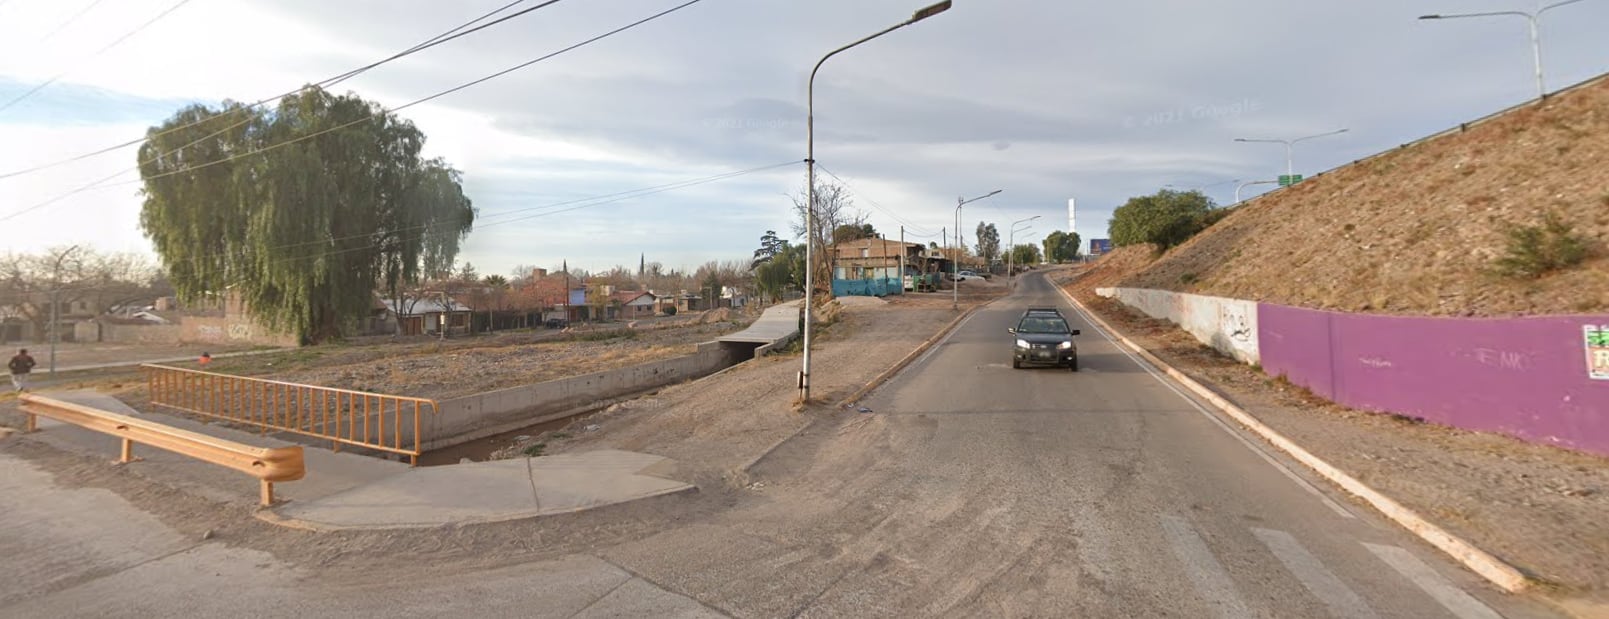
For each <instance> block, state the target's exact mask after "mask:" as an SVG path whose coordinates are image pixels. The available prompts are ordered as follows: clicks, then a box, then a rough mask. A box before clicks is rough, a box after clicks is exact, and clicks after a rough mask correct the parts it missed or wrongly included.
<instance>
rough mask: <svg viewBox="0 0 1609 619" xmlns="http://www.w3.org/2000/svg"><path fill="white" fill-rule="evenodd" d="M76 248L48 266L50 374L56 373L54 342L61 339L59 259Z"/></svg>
mask: <svg viewBox="0 0 1609 619" xmlns="http://www.w3.org/2000/svg"><path fill="white" fill-rule="evenodd" d="M77 249H78V246H77V245H74V246H72V247H69V248H67V251H64V252H62V253H61V255H60V256H56V264H55V266H53V267H51V268H50V375H51V376H55V375H56V342H59V341H61V261H63V260H66V259H67V256H68V255H69V254H71V253H73V252H74V251H76V250H77Z"/></svg>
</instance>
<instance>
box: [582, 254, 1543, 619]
mask: <svg viewBox="0 0 1609 619" xmlns="http://www.w3.org/2000/svg"><path fill="white" fill-rule="evenodd" d="M1030 305H1032V306H1056V307H1059V308H1061V309H1062V311H1063V313H1064V314H1066V315H1067V316H1069V317H1070V318H1071V319H1072V320H1073V322H1074V323H1075V324H1074V328H1079V329H1081V330H1082V331H1083V334H1082V335H1081V336H1080V337H1079V338H1078V343H1079V349H1080V358H1081V362H1082V367H1081V369H1080V371H1079V372H1077V373H1074V372H1070V371H1068V370H1067V369H1051V368H1045V369H1021V370H1014V369H1012V368H1011V360H1010V350H1009V348H1010V342H1011V337H1010V336H1009V335H1008V334H1007V332H1006V329H1007V328H1008V327H1010V326H1013V325H1014V324H1015V321H1016V319H1017V318H1018V317H1019V316H1020V315H1021V313H1022V311H1023V310H1024V309H1025V308H1026V307H1028V306H1030ZM862 404H863V405H864V406H865V407H867V408H870V409H872V411H873V412H871V413H869V414H863V415H860V416H859V417H860V418H859V419H856V420H855V421H853V422H849V423H848V424H846V425H844V426H842V427H835V428H830V429H828V430H826V431H824V432H820V433H818V434H819V435H820V436H816V437H806V438H804V439H801V440H800V441H796V442H795V443H791V444H789V445H788V446H786V447H784V449H783V450H781V451H779V452H778V455H777V460H776V461H775V462H774V463H768V464H766V465H763V466H762V468H761V469H760V471H761V472H762V473H768V476H767V478H766V482H765V483H768V484H775V486H767V487H765V489H764V490H763V491H764V492H768V493H770V495H771V496H773V497H774V500H773V501H771V502H769V503H764V504H760V505H753V506H748V507H744V508H740V509H737V510H734V511H733V512H731V513H729V514H726V515H725V516H724V517H723V518H721V519H720V520H721V521H722V522H719V523H716V524H713V525H709V526H704V527H698V528H696V533H693V532H689V531H672V532H668V533H665V534H663V535H661V536H660V537H661V538H662V539H661V540H658V541H657V542H658V543H656V540H653V539H650V540H648V541H647V542H644V543H637V544H629V545H626V546H623V547H621V548H617V549H614V550H613V551H610V552H608V553H606V556H608V557H609V558H610V559H611V560H614V561H616V562H617V563H620V564H621V565H625V566H628V567H629V568H630V569H632V570H633V571H635V572H637V573H639V574H643V575H644V576H645V577H647V578H649V579H651V580H654V581H656V582H659V583H661V584H663V585H666V586H668V587H670V588H671V589H673V590H678V591H681V592H683V593H686V594H688V595H691V596H692V597H695V598H697V599H700V600H701V601H703V602H704V603H706V604H709V605H710V606H711V607H713V608H716V609H720V610H722V611H724V612H728V613H732V614H735V615H741V616H807V617H813V616H822V617H825V616H857V617H859V616H888V617H912V616H934V615H947V616H1010V617H1027V616H1034V617H1415V618H1430V617H1458V618H1461V619H1472V618H1477V617H1496V616H1508V617H1538V616H1554V615H1553V614H1552V613H1551V612H1550V611H1548V610H1546V609H1544V608H1542V607H1540V606H1539V605H1537V604H1534V603H1531V602H1527V601H1524V600H1521V599H1516V598H1514V597H1511V596H1507V595H1505V594H1503V593H1502V592H1500V591H1499V590H1497V589H1495V588H1494V587H1492V586H1490V585H1488V584H1486V583H1485V581H1483V580H1481V579H1479V578H1478V577H1477V576H1475V575H1473V574H1472V573H1470V572H1468V571H1466V570H1464V569H1463V568H1461V567H1459V566H1457V565H1456V564H1454V563H1453V562H1451V561H1450V560H1448V559H1444V558H1443V555H1442V554H1441V553H1440V552H1439V551H1437V550H1435V549H1434V548H1431V547H1429V546H1428V545H1426V544H1423V543H1421V542H1419V541H1418V540H1417V538H1414V537H1413V536H1411V535H1409V534H1407V533H1405V532H1402V531H1401V530H1400V529H1398V528H1396V527H1395V526H1394V525H1392V524H1390V523H1389V522H1387V521H1385V520H1383V519H1382V518H1379V517H1377V516H1375V515H1374V514H1372V513H1370V512H1368V511H1367V509H1366V508H1364V507H1361V506H1356V505H1354V504H1352V503H1351V502H1350V501H1349V500H1348V499H1346V498H1345V497H1343V496H1342V495H1341V494H1340V493H1338V492H1336V491H1333V490H1328V489H1322V490H1321V489H1320V488H1321V487H1322V486H1321V482H1310V481H1308V480H1307V478H1306V477H1305V476H1304V474H1302V473H1298V472H1296V471H1295V468H1296V466H1297V465H1295V464H1294V463H1288V464H1287V463H1285V461H1284V460H1282V459H1281V458H1279V457H1274V456H1272V455H1269V454H1268V453H1266V451H1267V449H1265V448H1263V447H1260V446H1259V445H1258V443H1257V439H1255V438H1251V437H1249V435H1243V434H1242V433H1241V432H1240V431H1237V430H1235V429H1232V428H1230V427H1229V426H1228V425H1226V423H1225V422H1223V421H1220V420H1219V419H1218V418H1216V417H1215V416H1214V415H1212V414H1209V413H1207V412H1206V411H1205V410H1203V409H1202V408H1200V407H1199V406H1198V404H1197V403H1196V402H1194V401H1192V400H1191V399H1189V398H1187V397H1185V396H1184V395H1182V394H1181V392H1180V391H1178V390H1175V389H1174V388H1173V387H1171V386H1170V384H1169V383H1167V382H1164V381H1163V380H1160V379H1159V378H1157V377H1156V376H1154V375H1153V374H1152V373H1150V372H1149V371H1148V370H1147V368H1146V367H1144V366H1142V365H1141V363H1140V362H1138V361H1137V360H1136V359H1134V358H1132V357H1130V356H1129V355H1127V354H1125V353H1124V352H1123V351H1122V350H1121V349H1120V348H1119V347H1118V346H1117V345H1116V344H1114V343H1113V342H1112V341H1110V340H1108V339H1106V338H1105V337H1104V336H1103V335H1102V334H1101V333H1100V332H1099V331H1098V330H1097V329H1096V328H1095V327H1094V326H1092V325H1091V324H1090V323H1089V322H1087V321H1086V320H1084V319H1083V318H1082V317H1081V316H1079V315H1078V314H1077V313H1076V311H1075V310H1074V309H1073V308H1072V307H1071V306H1069V304H1068V303H1066V301H1065V300H1064V299H1063V297H1062V296H1061V295H1060V294H1059V293H1058V292H1057V291H1056V290H1055V289H1054V288H1053V287H1052V286H1051V285H1050V284H1049V283H1048V282H1046V281H1045V279H1044V278H1043V276H1042V275H1038V274H1031V275H1029V276H1026V277H1023V278H1021V279H1020V280H1019V283H1018V290H1017V291H1016V293H1015V294H1014V295H1013V296H1011V297H1008V298H1006V299H1003V300H1001V301H998V302H996V303H994V304H992V305H991V306H989V307H986V308H984V309H982V310H980V311H979V312H977V313H976V314H975V315H974V316H973V317H972V318H970V319H969V320H968V321H967V322H966V323H964V324H963V325H962V326H961V327H960V328H959V329H957V331H956V332H955V333H954V334H953V336H952V337H950V338H949V339H948V340H947V341H945V342H943V343H942V344H941V345H940V346H937V347H935V348H934V349H932V351H931V352H930V353H929V354H928V355H927V356H926V357H925V358H923V359H920V360H918V361H917V362H916V363H915V364H913V365H912V366H911V367H910V368H909V369H907V370H906V371H905V372H903V373H902V374H901V375H900V376H898V377H896V378H895V379H894V380H893V381H891V382H890V383H889V384H887V385H885V386H884V387H882V388H881V389H879V390H878V392H877V393H876V394H874V395H873V396H872V397H870V398H868V399H867V400H865V401H864V402H862Z"/></svg>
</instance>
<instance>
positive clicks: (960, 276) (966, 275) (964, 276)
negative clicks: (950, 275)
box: [955, 271, 983, 282]
mask: <svg viewBox="0 0 1609 619" xmlns="http://www.w3.org/2000/svg"><path fill="white" fill-rule="evenodd" d="M969 279H983V276H982V275H978V274H977V273H974V272H972V271H961V272H959V273H956V274H955V280H956V281H961V282H964V281H967V280H969Z"/></svg>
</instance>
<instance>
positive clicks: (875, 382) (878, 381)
mask: <svg viewBox="0 0 1609 619" xmlns="http://www.w3.org/2000/svg"><path fill="white" fill-rule="evenodd" d="M1001 298H1005V297H1001ZM998 300H999V299H994V300H990V301H988V302H985V303H979V304H977V305H974V306H972V307H971V308H968V309H967V310H966V311H964V312H961V315H960V316H956V317H955V320H951V321H950V324H947V325H945V326H944V328H943V329H940V330H939V332H938V333H936V334H934V335H933V336H932V337H930V338H927V341H925V342H922V344H921V345H919V346H917V347H916V349H915V350H912V351H911V352H910V354H907V355H905V357H904V358H902V359H900V360H899V362H897V363H895V364H894V365H893V367H890V368H888V369H886V370H883V373H881V374H878V375H877V377H876V378H873V379H872V380H871V382H869V383H866V385H865V386H864V387H861V388H860V389H859V390H857V391H855V393H854V394H853V395H851V396H849V397H848V398H847V399H845V400H843V401H842V402H839V403H838V405H837V406H838V408H843V407H845V406H848V405H850V404H853V403H855V401H856V400H859V399H860V398H862V397H865V395H866V394H867V393H870V392H871V391H872V390H873V389H876V388H878V387H879V386H882V384H883V383H884V382H887V381H888V379H890V378H893V377H894V375H895V374H898V373H899V372H900V370H903V369H905V368H906V367H907V366H909V365H910V364H911V362H912V361H914V360H915V359H917V358H918V357H920V356H922V353H924V352H927V350H928V349H929V348H932V347H933V345H934V344H935V343H937V342H939V341H942V340H943V339H944V338H945V337H948V336H949V335H950V332H952V331H954V330H955V328H956V327H957V326H959V325H960V324H961V321H963V320H966V318H967V317H968V316H971V315H972V313H973V312H976V311H978V309H980V308H982V307H984V306H987V305H989V304H991V303H994V302H995V301H998ZM814 425H816V420H815V418H811V419H810V421H807V422H805V423H804V424H803V425H801V426H799V428H798V429H797V430H794V431H792V432H789V433H788V435H787V436H784V437H782V438H781V439H780V440H778V441H777V442H775V443H772V444H771V446H770V447H767V448H766V449H765V451H762V452H760V455H758V456H755V457H754V459H753V460H749V463H748V464H745V465H743V466H742V467H739V469H738V470H741V471H743V472H745V473H747V472H749V470H751V469H753V468H754V467H755V465H758V464H759V463H760V461H761V460H764V459H765V457H766V456H769V455H771V452H774V451H776V450H777V449H778V448H781V447H782V445H783V444H784V443H787V442H788V441H791V440H793V439H794V438H797V437H798V436H799V435H800V434H803V433H804V431H805V430H808V429H810V428H811V427H812V426H814Z"/></svg>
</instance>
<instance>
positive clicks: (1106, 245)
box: [1089, 239, 1112, 256]
mask: <svg viewBox="0 0 1609 619" xmlns="http://www.w3.org/2000/svg"><path fill="white" fill-rule="evenodd" d="M1109 253H1112V239H1090V240H1089V255H1091V256H1099V255H1101V254H1109Z"/></svg>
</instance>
